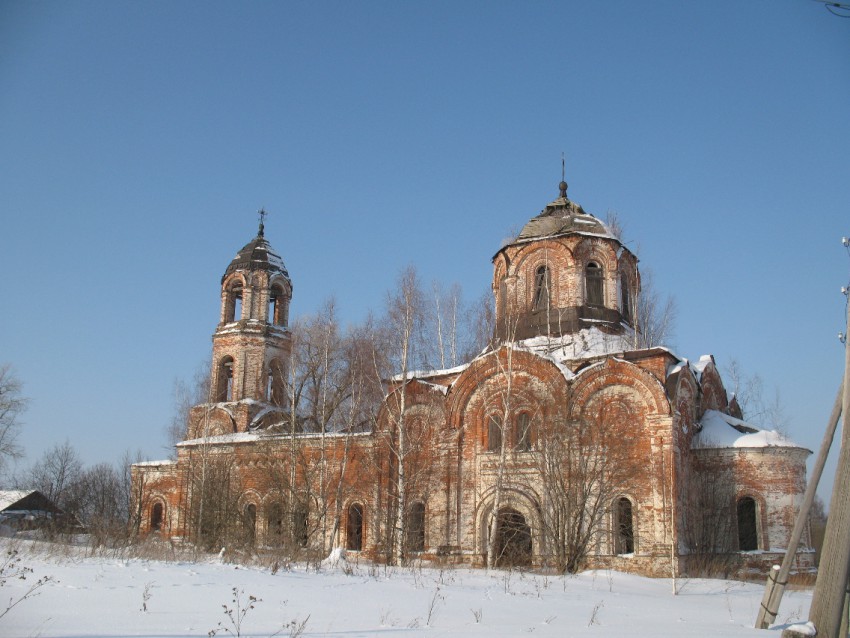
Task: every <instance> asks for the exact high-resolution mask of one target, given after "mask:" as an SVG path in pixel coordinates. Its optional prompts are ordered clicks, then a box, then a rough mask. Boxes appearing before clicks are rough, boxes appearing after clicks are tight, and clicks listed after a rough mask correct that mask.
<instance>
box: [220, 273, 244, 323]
mask: <svg viewBox="0 0 850 638" xmlns="http://www.w3.org/2000/svg"><path fill="white" fill-rule="evenodd" d="M224 304H225V305H224V322H225V323H232V322H234V321H239V320H240V319H242V282H241V281H239V280H236V281H234V282H233V283H231V284H230V286H228V288H227V294H226V296H225V302H224Z"/></svg>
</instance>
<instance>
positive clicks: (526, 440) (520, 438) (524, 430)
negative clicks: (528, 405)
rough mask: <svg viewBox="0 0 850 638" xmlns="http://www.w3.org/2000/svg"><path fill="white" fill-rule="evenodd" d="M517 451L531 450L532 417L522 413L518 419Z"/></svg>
mask: <svg viewBox="0 0 850 638" xmlns="http://www.w3.org/2000/svg"><path fill="white" fill-rule="evenodd" d="M516 449H517V450H518V451H520V452H528V451H529V450H531V415H530V414H528V412H520V414H519V415H518V416H517V418H516Z"/></svg>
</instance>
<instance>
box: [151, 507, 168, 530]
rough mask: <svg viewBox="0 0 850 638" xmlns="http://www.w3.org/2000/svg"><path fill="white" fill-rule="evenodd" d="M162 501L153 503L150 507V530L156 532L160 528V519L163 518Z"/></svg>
mask: <svg viewBox="0 0 850 638" xmlns="http://www.w3.org/2000/svg"><path fill="white" fill-rule="evenodd" d="M163 512H164V508H163V507H162V503H159V502H157V503H154V504H153V507H152V508H151V531H154V532H158V531H160V530H161V529H162V521H163V519H164V518H165V516H164V513H163Z"/></svg>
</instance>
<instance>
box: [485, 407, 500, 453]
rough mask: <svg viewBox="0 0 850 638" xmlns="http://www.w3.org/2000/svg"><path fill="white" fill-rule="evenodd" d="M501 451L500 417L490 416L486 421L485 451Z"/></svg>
mask: <svg viewBox="0 0 850 638" xmlns="http://www.w3.org/2000/svg"><path fill="white" fill-rule="evenodd" d="M501 449H502V417H500V416H499V415H498V414H491V415H490V418H489V419H488V420H487V451H488V452H498V451H499V450H501Z"/></svg>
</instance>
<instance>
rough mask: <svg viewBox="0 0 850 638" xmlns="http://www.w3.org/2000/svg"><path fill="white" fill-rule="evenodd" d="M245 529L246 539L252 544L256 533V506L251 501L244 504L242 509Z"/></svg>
mask: <svg viewBox="0 0 850 638" xmlns="http://www.w3.org/2000/svg"><path fill="white" fill-rule="evenodd" d="M243 514H244V518H243V520H244V523H245V530H246V531H247V532H248V540H249V541H250V543H251V544H252V545H253V544H254V539H255V538H256V535H257V506H256V505H254V504H253V503H248V504H247V505H245V509H244V510H243Z"/></svg>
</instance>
